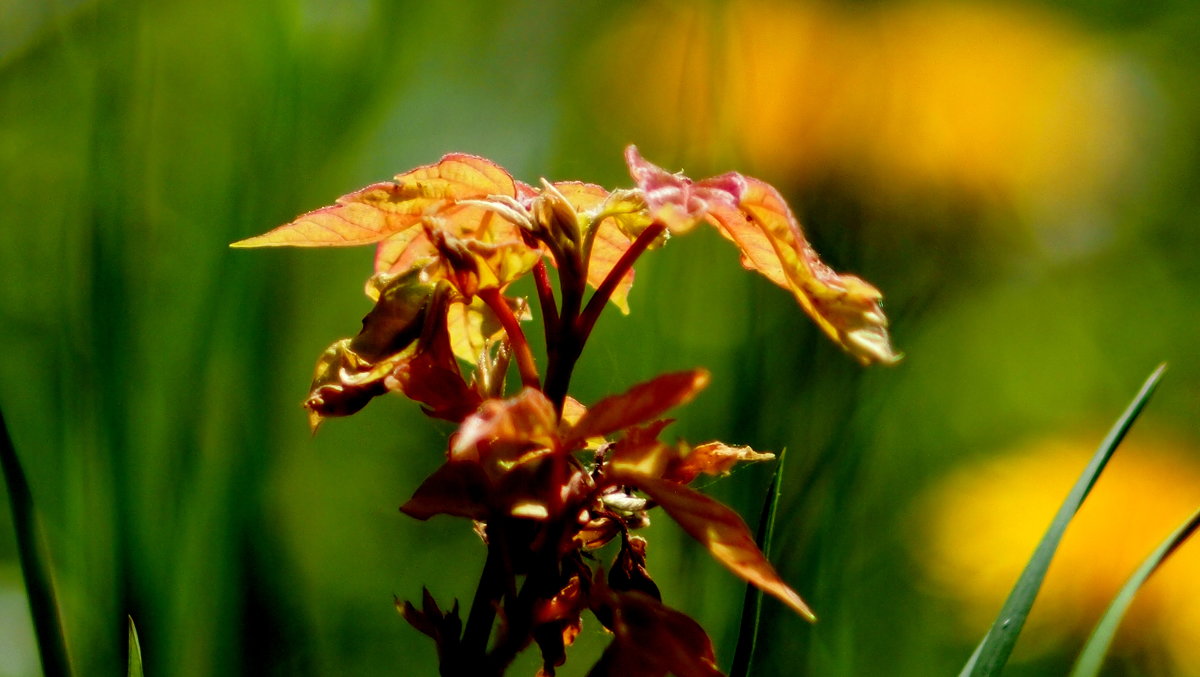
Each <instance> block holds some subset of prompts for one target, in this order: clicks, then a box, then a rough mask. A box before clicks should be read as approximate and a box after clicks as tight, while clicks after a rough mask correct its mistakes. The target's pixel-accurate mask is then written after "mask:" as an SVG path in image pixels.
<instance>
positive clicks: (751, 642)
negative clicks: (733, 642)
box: [729, 449, 787, 677]
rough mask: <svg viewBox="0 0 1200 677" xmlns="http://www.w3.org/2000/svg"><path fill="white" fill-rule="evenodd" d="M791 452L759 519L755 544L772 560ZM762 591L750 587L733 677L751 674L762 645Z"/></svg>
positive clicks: (780, 464)
mask: <svg viewBox="0 0 1200 677" xmlns="http://www.w3.org/2000/svg"><path fill="white" fill-rule="evenodd" d="M786 454H787V449H784V450H783V451H781V452H779V461H778V462H777V463H776V464H775V476H774V477H772V478H771V485H770V486H769V487H768V488H767V496H766V498H765V499H764V500H763V507H762V513H761V514H760V516H759V519H758V533H756V534H755V536H754V541H755V542H756V543H757V544H758V549H759V550H762V553H763V554H764V555H766V556H767V558H768V559H769V558H770V556H771V541H772V540H773V537H774V535H775V515H776V514H777V513H778V512H779V497H780V496H781V495H782V494H783V491H782V484H783V458H784V456H785V455H786ZM762 596H763V594H762V590H759V589H758V588H757V587H756V586H754V585H751V584H749V583H747V584H746V596H745V597H744V598H743V600H742V622H741V626H740V627H739V628H738V641H737V649H736V650H735V651H734V654H733V667H732V668H730V670H729V677H746V676H747V675H749V674H750V664H751V661H752V660H753V659H754V649H755V647H756V646H757V645H758V628H759V622H760V621H761V619H762V598H763V597H762Z"/></svg>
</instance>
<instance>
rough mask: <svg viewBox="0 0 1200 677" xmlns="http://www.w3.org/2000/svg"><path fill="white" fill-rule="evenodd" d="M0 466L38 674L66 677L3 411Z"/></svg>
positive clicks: (53, 608) (46, 573) (46, 571)
mask: <svg viewBox="0 0 1200 677" xmlns="http://www.w3.org/2000/svg"><path fill="white" fill-rule="evenodd" d="M0 467H2V468H3V470H4V481H5V484H6V486H7V488H8V500H9V503H10V504H11V507H12V516H13V529H14V530H15V531H16V536H17V551H18V553H19V556H20V560H21V572H22V573H23V574H24V576H25V591H26V594H28V595H29V610H30V613H31V614H32V616H33V628H34V632H35V634H36V635H37V645H38V654H39V655H40V657H41V659H42V672H43V674H45V675H46V677H70V674H71V662H70V660H69V659H68V657H67V644H66V641H65V639H64V638H63V631H62V621H61V620H60V618H59V615H58V602H57V601H56V600H55V599H54V584H53V582H52V581H51V576H50V567H49V562H47V560H46V559H45V557H43V554H44V551H43V550H42V548H41V547H40V545H41V543H40V542H39V539H38V529H37V515H36V514H35V513H34V509H33V495H32V493H31V492H30V491H29V482H28V481H27V480H26V479H25V472H24V471H23V470H22V469H21V463H20V461H19V460H18V459H17V450H16V448H15V447H14V446H13V442H12V438H11V437H10V436H9V434H8V425H7V424H5V422H4V413H3V412H0Z"/></svg>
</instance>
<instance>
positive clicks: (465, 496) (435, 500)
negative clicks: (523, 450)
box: [400, 461, 491, 520]
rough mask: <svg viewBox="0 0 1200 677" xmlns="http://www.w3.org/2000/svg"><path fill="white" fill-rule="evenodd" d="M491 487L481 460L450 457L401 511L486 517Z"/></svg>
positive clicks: (411, 514)
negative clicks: (452, 459) (472, 460)
mask: <svg viewBox="0 0 1200 677" xmlns="http://www.w3.org/2000/svg"><path fill="white" fill-rule="evenodd" d="M490 490H491V489H490V484H489V482H488V479H487V476H486V475H485V474H484V472H483V469H482V468H481V467H479V464H478V463H471V462H468V461H450V462H448V463H444V464H442V466H441V467H439V468H438V469H437V470H435V471H434V472H433V474H432V475H430V476H429V477H427V478H425V481H424V482H422V483H421V486H420V487H417V490H416V492H415V493H413V496H412V498H410V499H408V502H407V503H405V504H404V505H402V506H400V512H403V513H404V514H405V515H408V516H409V517H414V518H416V519H419V520H427V519H429V518H430V517H433V516H434V515H455V516H457V517H466V518H468V519H473V520H485V519H487V517H488V498H489V492H490Z"/></svg>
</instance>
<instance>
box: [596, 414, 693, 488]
mask: <svg viewBox="0 0 1200 677" xmlns="http://www.w3.org/2000/svg"><path fill="white" fill-rule="evenodd" d="M670 423H671V420H670V419H665V420H658V421H654V422H652V423H649V424H647V425H645V426H634V427H631V428H627V429H626V430H625V434H624V435H623V436H622V437H621V439H619V440H617V442H616V443H615V444H613V445H612V447H611V448H610V449H609V452H608V461H607V464H606V467H607V468H608V469H610V470H611V471H612V472H614V473H636V474H639V475H647V476H649V477H661V476H662V475H663V474H664V473H665V472H667V471H668V468H670V467H672V466H673V465H675V464H677V463H679V462H680V450H679V448H678V447H676V446H675V445H668V444H664V443H662V442H660V441H658V435H659V433H661V432H662V430H663V428H665V427H666V426H667V425H669V424H670Z"/></svg>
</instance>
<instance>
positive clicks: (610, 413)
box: [566, 369, 709, 446]
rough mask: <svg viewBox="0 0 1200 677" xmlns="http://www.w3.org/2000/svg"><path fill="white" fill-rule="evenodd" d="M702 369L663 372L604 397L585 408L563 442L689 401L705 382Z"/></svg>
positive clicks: (599, 433) (622, 425)
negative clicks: (581, 416)
mask: <svg viewBox="0 0 1200 677" xmlns="http://www.w3.org/2000/svg"><path fill="white" fill-rule="evenodd" d="M708 381H709V374H708V372H707V371H705V370H704V369H692V370H688V371H679V372H674V373H670V374H663V375H662V376H659V377H657V378H655V379H653V380H650V381H647V382H645V383H640V384H638V385H636V386H634V387H632V388H630V389H629V390H628V391H626V392H624V393H622V394H620V395H613V396H611V397H606V398H604V399H602V400H600V401H599V402H597V403H596V404H594V405H592V407H591V408H590V409H588V411H587V413H586V414H585V415H584V416H583V418H582V419H580V421H579V423H578V424H576V425H575V427H574V428H573V429H572V430H571V432H570V435H569V436H568V441H567V442H566V444H567V446H570V445H571V444H572V442H574V441H578V440H583V439H586V438H588V437H602V436H605V435H609V434H612V433H614V432H617V431H618V430H621V429H623V428H628V427H630V426H633V425H637V424H639V423H644V422H646V421H650V420H652V419H654V418H657V417H658V416H660V415H661V414H662V413H663V412H665V411H667V410H668V409H671V408H673V407H677V406H679V405H681V404H684V403H686V402H689V401H691V399H692V398H693V397H695V396H696V393H698V392H700V391H701V390H703V389H704V387H705V386H707V385H708Z"/></svg>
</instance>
